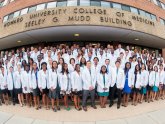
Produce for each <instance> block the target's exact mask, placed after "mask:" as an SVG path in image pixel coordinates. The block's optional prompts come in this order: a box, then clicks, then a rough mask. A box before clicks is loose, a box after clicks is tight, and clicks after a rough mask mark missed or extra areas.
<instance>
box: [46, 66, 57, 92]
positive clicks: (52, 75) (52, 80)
mask: <svg viewBox="0 0 165 124" xmlns="http://www.w3.org/2000/svg"><path fill="white" fill-rule="evenodd" d="M57 78H58V74H57V72H56V70H54V71H53V70H52V69H50V70H49V79H48V80H49V86H50V88H53V89H56V87H57Z"/></svg>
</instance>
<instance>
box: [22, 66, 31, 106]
mask: <svg viewBox="0 0 165 124" xmlns="http://www.w3.org/2000/svg"><path fill="white" fill-rule="evenodd" d="M21 82H22V90H23V93H24V94H25V97H26V104H27V105H28V106H29V107H31V106H32V97H31V96H30V65H26V66H25V71H22V73H21Z"/></svg>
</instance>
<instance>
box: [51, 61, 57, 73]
mask: <svg viewBox="0 0 165 124" xmlns="http://www.w3.org/2000/svg"><path fill="white" fill-rule="evenodd" d="M54 62H55V63H56V64H57V65H58V63H57V61H53V62H52V71H53V72H54V71H55V68H54V67H53V63H54Z"/></svg>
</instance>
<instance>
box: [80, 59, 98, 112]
mask: <svg viewBox="0 0 165 124" xmlns="http://www.w3.org/2000/svg"><path fill="white" fill-rule="evenodd" d="M82 80H83V98H82V107H83V110H84V111H87V105H86V103H87V98H88V96H89V94H90V97H91V103H92V105H91V106H92V107H93V108H94V109H97V107H96V105H95V87H96V75H95V73H94V70H92V69H91V62H90V61H87V63H86V67H84V69H83V71H82Z"/></svg>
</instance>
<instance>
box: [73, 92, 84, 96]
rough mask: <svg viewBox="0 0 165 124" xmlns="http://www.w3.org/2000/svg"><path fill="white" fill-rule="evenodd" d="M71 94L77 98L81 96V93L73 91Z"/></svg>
mask: <svg viewBox="0 0 165 124" xmlns="http://www.w3.org/2000/svg"><path fill="white" fill-rule="evenodd" d="M72 93H73V95H77V96H80V95H82V91H77V92H75V91H72Z"/></svg>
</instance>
